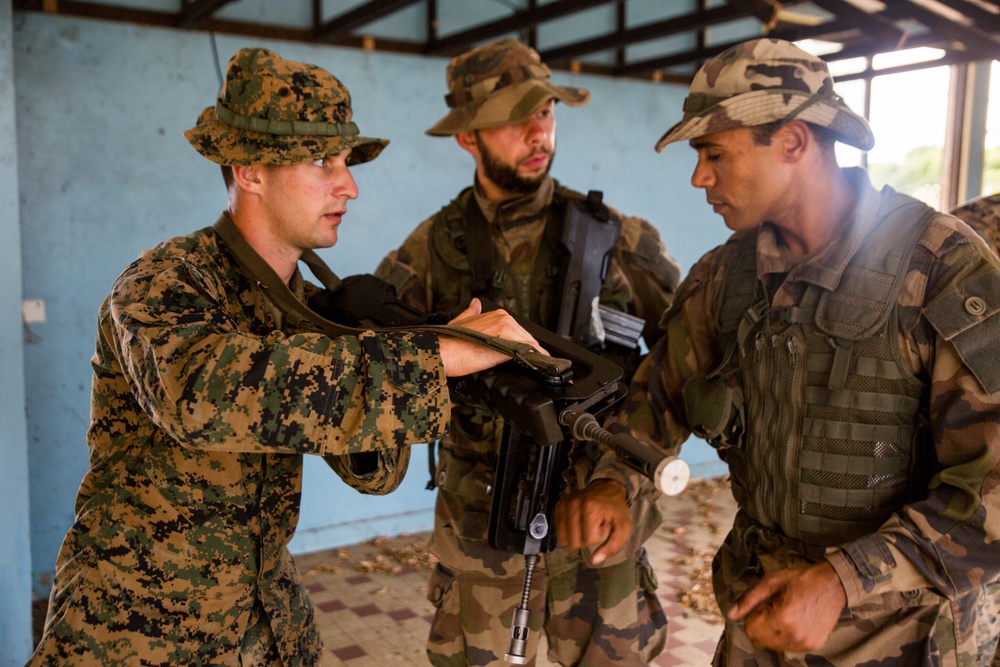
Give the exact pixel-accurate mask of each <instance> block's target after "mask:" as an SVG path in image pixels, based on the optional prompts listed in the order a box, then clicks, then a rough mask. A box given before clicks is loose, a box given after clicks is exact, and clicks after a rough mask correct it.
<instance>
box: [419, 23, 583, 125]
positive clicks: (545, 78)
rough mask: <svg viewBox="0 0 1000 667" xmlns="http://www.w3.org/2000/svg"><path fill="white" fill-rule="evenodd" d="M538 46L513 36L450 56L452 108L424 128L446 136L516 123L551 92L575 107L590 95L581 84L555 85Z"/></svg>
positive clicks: (448, 75) (448, 97) (448, 72)
mask: <svg viewBox="0 0 1000 667" xmlns="http://www.w3.org/2000/svg"><path fill="white" fill-rule="evenodd" d="M551 74H552V72H551V71H550V70H549V68H548V67H546V66H545V65H544V64H543V63H542V59H541V57H539V55H538V52H537V51H535V50H534V49H533V48H531V47H530V46H528V45H526V44H524V43H522V42H519V41H517V40H516V39H505V40H501V41H499V42H493V43H492V44H486V45H484V46H480V47H478V48H475V49H473V50H471V51H467V52H466V53H463V54H462V55H460V56H457V57H455V58H452V60H451V62H449V63H448V69H447V70H446V71H445V78H446V79H447V81H448V94H447V95H445V96H444V100H445V102H447V103H448V106H449V107H450V108H451V111H449V112H448V115H447V116H445V117H444V118H442V119H441V120H439V121H438V122H437V123H436V124H435V125H434V127H432V128H431V129H429V130H427V134H429V135H431V136H435V137H446V136H449V135H452V134H458V133H459V132H465V131H467V130H481V129H484V128H488V127H498V126H500V125H507V124H509V123H520V122H522V121H524V120H526V119H527V118H528V117H530V116H531V114H533V113H534V112H535V111H537V110H538V108H539V107H541V106H542V105H543V104H545V103H546V102H548V101H549V100H550V99H552V98H553V97H554V98H556V99H558V100H559V101H561V102H565V103H566V104H569V105H570V106H574V107H578V106H582V105H584V104H586V103H587V102H589V101H590V92H589V91H588V90H586V89H584V88H571V87H567V86H557V85H555V84H554V83H551V82H550V81H549V76H550V75H551Z"/></svg>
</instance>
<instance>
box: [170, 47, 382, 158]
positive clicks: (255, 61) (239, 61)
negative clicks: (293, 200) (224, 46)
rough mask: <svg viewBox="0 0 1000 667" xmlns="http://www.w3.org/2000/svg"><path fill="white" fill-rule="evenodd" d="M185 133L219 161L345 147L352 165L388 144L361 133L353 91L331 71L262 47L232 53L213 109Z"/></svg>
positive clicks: (316, 153)
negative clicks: (353, 108)
mask: <svg viewBox="0 0 1000 667" xmlns="http://www.w3.org/2000/svg"><path fill="white" fill-rule="evenodd" d="M184 136H185V137H186V138H187V140H188V141H189V142H190V143H191V145H192V146H194V148H195V150H196V151H198V152H199V153H201V154H202V155H204V156H205V157H207V158H208V159H209V160H211V161H212V162H217V163H219V164H222V165H234V164H240V165H248V164H296V163H299V162H305V161H306V160H314V159H316V158H320V157H326V156H328V155H333V154H334V153H339V152H340V151H342V150H345V149H348V148H352V149H354V150H352V151H351V157H350V163H351V164H357V163H360V162H367V161H368V160H372V159H374V158H375V156H377V155H378V154H379V153H381V152H382V149H383V148H385V146H386V144H388V143H389V141H388V140H387V139H376V138H372V137H362V136H360V135H359V133H358V126H357V125H356V124H355V123H353V122H352V121H351V95H350V93H349V92H348V91H347V88H346V87H345V86H344V84H342V83H341V82H340V81H339V80H338V79H337V78H336V77H335V76H333V75H332V74H330V73H329V72H327V71H326V70H324V69H322V68H320V67H317V66H315V65H307V64H304V63H298V62H294V61H291V60H285V59H284V58H282V57H281V56H279V55H278V54H276V53H274V52H273V51H269V50H267V49H260V48H247V49H240V50H239V51H237V52H236V53H235V54H234V55H233V57H232V58H230V60H229V66H228V67H227V69H226V81H225V83H223V85H222V91H221V92H220V93H219V99H218V101H217V102H216V104H215V107H214V109H213V108H212V107H209V108H208V109H206V110H205V111H203V112H202V114H201V115H200V116H199V117H198V125H196V126H195V127H193V128H191V129H190V130H188V131H187V132H185V133H184Z"/></svg>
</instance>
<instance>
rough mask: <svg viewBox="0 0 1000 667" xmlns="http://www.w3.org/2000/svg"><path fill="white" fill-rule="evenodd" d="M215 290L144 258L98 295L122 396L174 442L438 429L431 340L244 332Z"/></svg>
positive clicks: (390, 443) (349, 449) (339, 440)
mask: <svg viewBox="0 0 1000 667" xmlns="http://www.w3.org/2000/svg"><path fill="white" fill-rule="evenodd" d="M225 291H226V285H225V283H224V281H223V280H222V279H221V278H220V277H219V276H216V275H214V274H213V273H212V272H211V271H209V270H206V269H204V268H203V267H200V266H195V265H193V264H190V263H187V262H185V261H183V260H177V259H176V258H170V259H166V260H163V259H161V260H157V259H155V258H154V259H146V260H140V261H138V262H136V263H134V264H133V265H132V266H131V267H130V268H129V269H126V271H125V273H123V274H122V276H121V277H120V278H119V279H118V281H116V283H115V286H114V289H113V291H112V294H111V296H110V297H109V311H110V319H109V322H108V324H107V327H108V330H109V331H108V336H109V338H110V339H111V340H112V344H113V347H114V348H115V350H116V351H117V356H118V363H119V364H120V365H121V367H122V369H123V372H124V375H125V376H126V377H127V378H128V381H129V383H130V385H131V390H132V393H133V394H134V395H135V397H136V399H137V400H138V401H139V403H140V404H141V406H142V408H143V410H144V411H145V412H146V413H147V414H148V415H149V416H150V418H151V419H152V420H153V421H154V422H155V423H156V424H157V425H158V426H160V427H161V428H163V429H164V430H165V431H166V432H167V433H169V434H170V435H171V436H172V437H173V438H174V439H176V440H177V441H178V442H179V443H181V444H183V445H184V446H186V447H190V448H195V449H205V450H219V451H245V452H287V453H312V454H318V455H341V454H348V453H357V452H365V451H377V450H382V449H385V448H387V447H399V446H403V445H407V444H410V443H414V442H426V441H427V440H429V439H433V438H435V437H438V436H439V435H440V434H441V433H443V432H444V430H445V428H446V425H447V422H448V418H449V416H450V410H451V404H450V399H449V396H448V391H447V385H446V381H445V375H444V369H443V367H442V364H441V359H440V354H439V348H438V344H437V339H436V337H434V336H432V335H431V336H428V335H427V334H413V333H399V334H392V335H376V334H375V333H374V332H365V333H363V334H362V335H360V336H359V337H341V338H336V339H332V338H330V337H327V336H323V335H319V334H312V333H308V334H306V333H299V334H293V335H286V334H283V333H282V332H280V331H271V330H269V329H266V328H265V330H264V331H261V332H258V334H257V335H255V334H254V333H252V332H250V331H248V328H250V327H248V325H247V324H246V323H245V322H237V321H236V320H235V319H234V316H233V313H231V312H230V310H229V308H227V301H226V299H227V295H226V294H225ZM230 307H231V304H230Z"/></svg>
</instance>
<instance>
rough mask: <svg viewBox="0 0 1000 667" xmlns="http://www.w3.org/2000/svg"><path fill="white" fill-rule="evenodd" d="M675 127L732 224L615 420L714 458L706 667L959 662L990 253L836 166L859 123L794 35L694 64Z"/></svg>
mask: <svg viewBox="0 0 1000 667" xmlns="http://www.w3.org/2000/svg"><path fill="white" fill-rule="evenodd" d="M684 139H687V140H688V141H689V143H690V145H691V147H693V148H694V149H695V150H696V151H697V153H698V161H697V164H696V166H695V169H694V173H693V175H692V177H691V183H692V185H694V186H695V187H697V188H701V189H703V190H704V191H705V194H706V198H707V200H708V203H709V204H710V205H711V206H712V208H713V210H714V211H715V212H716V213H718V214H719V215H721V216H722V218H723V220H724V222H725V224H726V226H727V227H729V228H730V229H731V230H733V231H734V232H735V233H734V234H733V235H732V236H731V237H730V239H729V240H728V241H727V242H726V243H725V244H723V245H722V246H719V247H717V248H715V249H713V250H711V251H709V252H708V253H707V254H705V255H704V256H703V257H702V259H701V260H699V261H698V262H697V263H696V264H695V266H694V267H692V269H691V272H690V273H689V274H688V276H687V278H686V279H685V281H684V282H683V283H682V284H681V286H680V287H679V288H678V294H677V297H676V299H675V300H674V304H673V306H672V307H671V309H670V310H669V311H668V313H667V314H666V315H665V317H664V324H665V326H666V329H667V334H666V335H665V336H664V338H663V339H662V340H661V341H660V342H659V343H658V344H657V345H656V346H655V347H654V348H653V349H652V350H651V351H650V354H649V356H648V357H647V359H646V360H645V362H644V363H643V365H642V366H641V367H640V368H639V370H638V371H637V373H636V375H635V379H634V380H633V383H632V386H631V389H630V395H629V397H628V399H627V404H626V406H625V408H624V409H623V411H622V413H621V414H622V415H624V416H623V417H622V419H621V421H620V423H619V424H618V425H616V428H619V429H623V430H627V431H630V432H631V433H632V434H633V435H635V436H636V437H639V438H642V439H645V440H647V441H649V442H651V443H658V444H659V445H661V446H663V447H666V448H668V450H670V451H675V452H676V451H677V450H678V449H679V448H680V446H681V443H682V442H683V441H684V440H685V439H686V438H687V437H688V435H689V434H690V433H692V432H693V433H695V434H697V435H699V436H701V437H703V438H705V439H706V440H707V441H708V442H709V443H711V444H712V445H713V446H714V447H716V448H717V450H718V453H719V456H720V457H721V458H722V459H723V460H724V461H725V462H726V463H727V464H728V466H729V471H730V476H731V481H732V490H733V495H734V496H735V498H736V501H737V505H738V512H737V514H736V517H735V519H734V525H733V528H732V530H731V531H730V533H729V535H728V536H727V537H726V539H725V541H724V543H723V545H722V546H721V548H720V549H719V551H718V552H717V554H716V556H715V560H714V563H713V568H712V570H713V587H714V591H715V597H716V600H717V602H718V603H719V606H720V608H721V610H722V612H723V614H724V615H725V617H726V625H725V629H724V631H723V634H722V637H721V639H720V641H719V644H718V649H717V651H716V655H715V660H714V664H715V665H740V666H742V665H751V664H752V665H801V666H805V665H838V666H844V667H847V666H850V665H873V664H879V665H885V666H892V667H913V666H915V665H928V666H929V665H940V664H950V665H975V664H976V660H977V653H978V652H979V650H980V646H981V645H982V644H983V642H984V639H985V638H984V637H982V636H980V635H979V634H978V630H977V628H978V627H979V625H980V624H979V622H978V621H979V619H978V616H979V614H980V610H981V608H982V603H983V596H984V595H985V594H986V592H987V591H986V590H984V584H988V583H989V582H992V581H995V580H996V579H997V576H998V574H1000V465H998V464H1000V367H998V366H997V364H996V359H997V355H998V353H1000V342H998V341H1000V260H998V259H997V257H996V256H995V255H994V254H992V253H991V252H990V251H989V249H988V248H987V247H986V245H985V244H984V243H983V241H982V239H981V238H979V237H978V236H977V235H976V234H974V233H973V232H972V231H971V230H970V229H969V227H968V226H967V225H965V224H963V223H961V222H960V221H959V220H958V219H956V218H954V217H952V216H950V215H947V214H944V213H940V212H938V211H935V210H933V209H931V208H929V207H927V206H925V205H924V204H922V203H920V202H918V201H917V200H915V199H913V198H911V197H908V196H905V195H902V194H900V193H897V192H895V191H894V190H893V189H892V188H890V187H885V188H883V189H882V190H881V191H878V190H876V189H874V188H873V187H872V186H871V183H870V181H869V180H868V177H867V174H866V173H865V172H864V170H862V169H844V168H841V167H840V166H839V165H838V164H837V160H836V155H835V151H834V145H835V142H836V141H844V142H847V143H850V144H852V145H854V146H858V147H860V148H867V147H870V146H871V145H872V143H873V137H872V134H871V131H870V130H869V129H868V126H867V123H866V122H865V121H864V119H862V118H861V117H860V116H857V115H856V114H854V113H853V112H851V111H850V110H849V109H848V108H847V107H846V106H845V105H844V104H843V102H841V101H840V100H839V98H837V97H836V95H835V94H834V92H833V80H832V78H831V77H830V74H829V72H828V70H827V67H826V65H825V63H824V62H823V61H822V60H821V59H820V58H817V57H815V56H813V55H810V54H809V53H806V52H805V51H803V50H801V49H799V48H798V47H796V46H795V45H793V44H790V43H788V42H784V41H780V40H775V39H757V40H752V41H749V42H746V43H743V44H739V45H737V46H734V47H732V48H730V49H728V50H726V51H724V52H723V53H721V54H720V55H718V56H717V57H716V58H713V59H712V60H710V61H709V62H707V63H706V64H705V65H704V66H703V67H702V68H701V70H700V71H699V72H698V73H697V75H696V76H695V78H694V79H693V81H692V84H691V89H690V95H689V96H688V98H687V100H686V101H685V105H684V117H683V119H682V120H681V122H680V123H678V124H677V125H675V126H674V127H673V128H671V129H670V130H669V131H668V132H667V133H666V135H664V137H663V138H662V139H661V140H660V142H659V143H658V144H657V146H656V147H657V149H658V150H660V149H662V148H663V147H664V146H666V145H667V144H670V143H672V142H675V141H680V140H684ZM993 641H995V637H994V638H993Z"/></svg>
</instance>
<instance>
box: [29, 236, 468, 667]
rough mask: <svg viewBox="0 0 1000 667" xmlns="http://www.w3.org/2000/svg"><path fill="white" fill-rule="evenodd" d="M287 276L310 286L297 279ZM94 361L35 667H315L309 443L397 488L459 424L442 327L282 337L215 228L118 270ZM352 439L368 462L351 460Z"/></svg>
mask: <svg viewBox="0 0 1000 667" xmlns="http://www.w3.org/2000/svg"><path fill="white" fill-rule="evenodd" d="M291 288H292V290H293V292H295V293H296V294H297V295H298V296H299V297H300V298H304V297H306V296H307V295H308V293H310V292H311V291H312V290H315V289H316V288H315V287H313V286H311V285H309V284H307V283H305V282H304V281H303V280H302V277H301V276H300V275H299V274H298V273H297V272H296V275H295V276H294V278H293V280H292V284H291ZM93 369H94V378H93V390H92V403H91V424H90V429H89V432H88V443H89V446H90V470H89V471H88V472H87V474H86V477H85V478H84V480H83V483H82V485H81V487H80V491H79V496H78V498H77V503H76V522H75V523H74V524H73V527H72V528H71V529H70V531H69V534H68V535H67V537H66V539H65V541H64V543H63V545H62V548H61V550H60V553H59V557H58V561H57V564H56V579H55V583H54V585H53V589H52V594H51V599H50V606H49V614H48V619H47V622H46V626H45V631H44V637H43V638H42V641H41V642H40V644H39V646H38V648H37V650H36V653H35V655H34V657H33V659H32V661H31V663H29V664H32V665H60V666H66V665H96V664H119V665H124V664H131V665H137V664H174V665H194V664H213V665H239V664H241V660H242V661H243V663H242V664H248V663H250V664H258V663H257V662H256V661H257V660H261V659H263V656H275V655H280V657H281V660H282V661H283V664H284V665H286V666H292V665H312V664H314V663H315V662H316V660H317V659H318V655H319V652H320V648H321V642H320V638H319V634H318V632H317V631H316V628H315V626H314V624H313V613H312V606H311V604H310V602H309V599H308V597H307V595H306V593H305V590H304V588H303V586H302V583H301V581H300V578H299V575H298V573H297V572H296V569H295V566H294V564H293V562H292V558H291V555H290V554H289V552H288V549H287V545H288V543H289V540H290V539H291V537H292V534H293V532H294V530H295V526H296V522H297V520H298V514H299V497H300V489H301V481H302V455H303V454H315V455H318V456H322V457H324V459H325V460H326V461H327V462H328V463H329V464H330V466H331V467H332V468H333V469H334V470H335V471H336V472H337V474H339V475H340V476H341V477H342V478H343V479H344V481H346V482H347V483H348V484H350V485H351V486H353V487H354V488H356V489H358V490H359V491H361V492H364V493H387V492H389V491H391V490H392V489H394V488H395V487H396V486H397V485H398V483H399V481H400V479H401V478H402V475H403V473H404V471H405V469H406V465H407V460H408V458H409V449H408V448H403V446H404V445H407V444H409V443H413V442H422V441H426V440H428V439H433V438H436V437H438V436H440V435H441V434H442V433H443V431H444V428H445V425H446V424H447V422H448V420H449V417H450V409H451V405H450V402H449V395H448V391H447V387H446V383H445V377H444V371H443V368H442V366H441V361H440V356H439V354H438V346H437V341H436V338H435V337H433V336H428V335H427V334H403V333H399V334H389V335H375V334H373V333H366V334H363V335H361V336H359V337H357V338H354V337H343V338H337V339H331V338H328V337H326V336H323V335H319V334H315V333H307V332H296V331H291V330H286V329H285V328H283V327H282V323H281V314H280V312H278V311H277V310H276V309H275V308H274V307H273V305H272V304H271V303H270V302H269V301H268V299H267V297H266V295H265V294H264V293H263V292H262V289H261V288H260V287H259V286H258V284H257V283H256V282H255V281H253V280H251V279H250V278H249V277H248V276H247V275H245V274H244V273H243V272H242V270H241V269H240V268H238V265H237V264H236V261H235V259H234V257H233V256H232V255H231V254H230V252H229V251H228V250H227V249H226V248H225V247H222V246H221V243H220V240H219V237H218V235H217V233H216V232H215V230H214V229H212V228H207V229H203V230H201V231H198V232H194V233H192V234H191V235H189V236H185V237H179V238H175V239H172V240H170V241H167V242H165V243H163V244H161V245H159V246H157V247H155V248H153V249H151V250H148V251H146V252H144V253H143V254H142V255H141V256H140V258H139V259H138V260H136V261H135V262H134V263H133V264H132V265H130V266H129V267H128V268H127V269H125V271H124V272H123V273H122V274H121V276H120V277H119V278H118V279H117V281H116V282H115V284H114V287H113V289H112V291H111V294H110V296H109V297H108V298H107V299H106V300H105V302H104V304H103V305H102V307H101V309H100V314H99V331H98V336H97V349H96V352H95V354H94V358H93ZM401 448H402V449H401ZM356 452H376V453H377V456H378V466H377V469H375V470H371V469H370V468H371V466H369V471H368V472H367V473H365V474H358V473H356V472H355V471H354V466H353V464H352V463H351V461H350V460H349V458H348V457H347V456H346V455H347V454H349V453H356ZM275 650H277V654H276V653H275Z"/></svg>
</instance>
